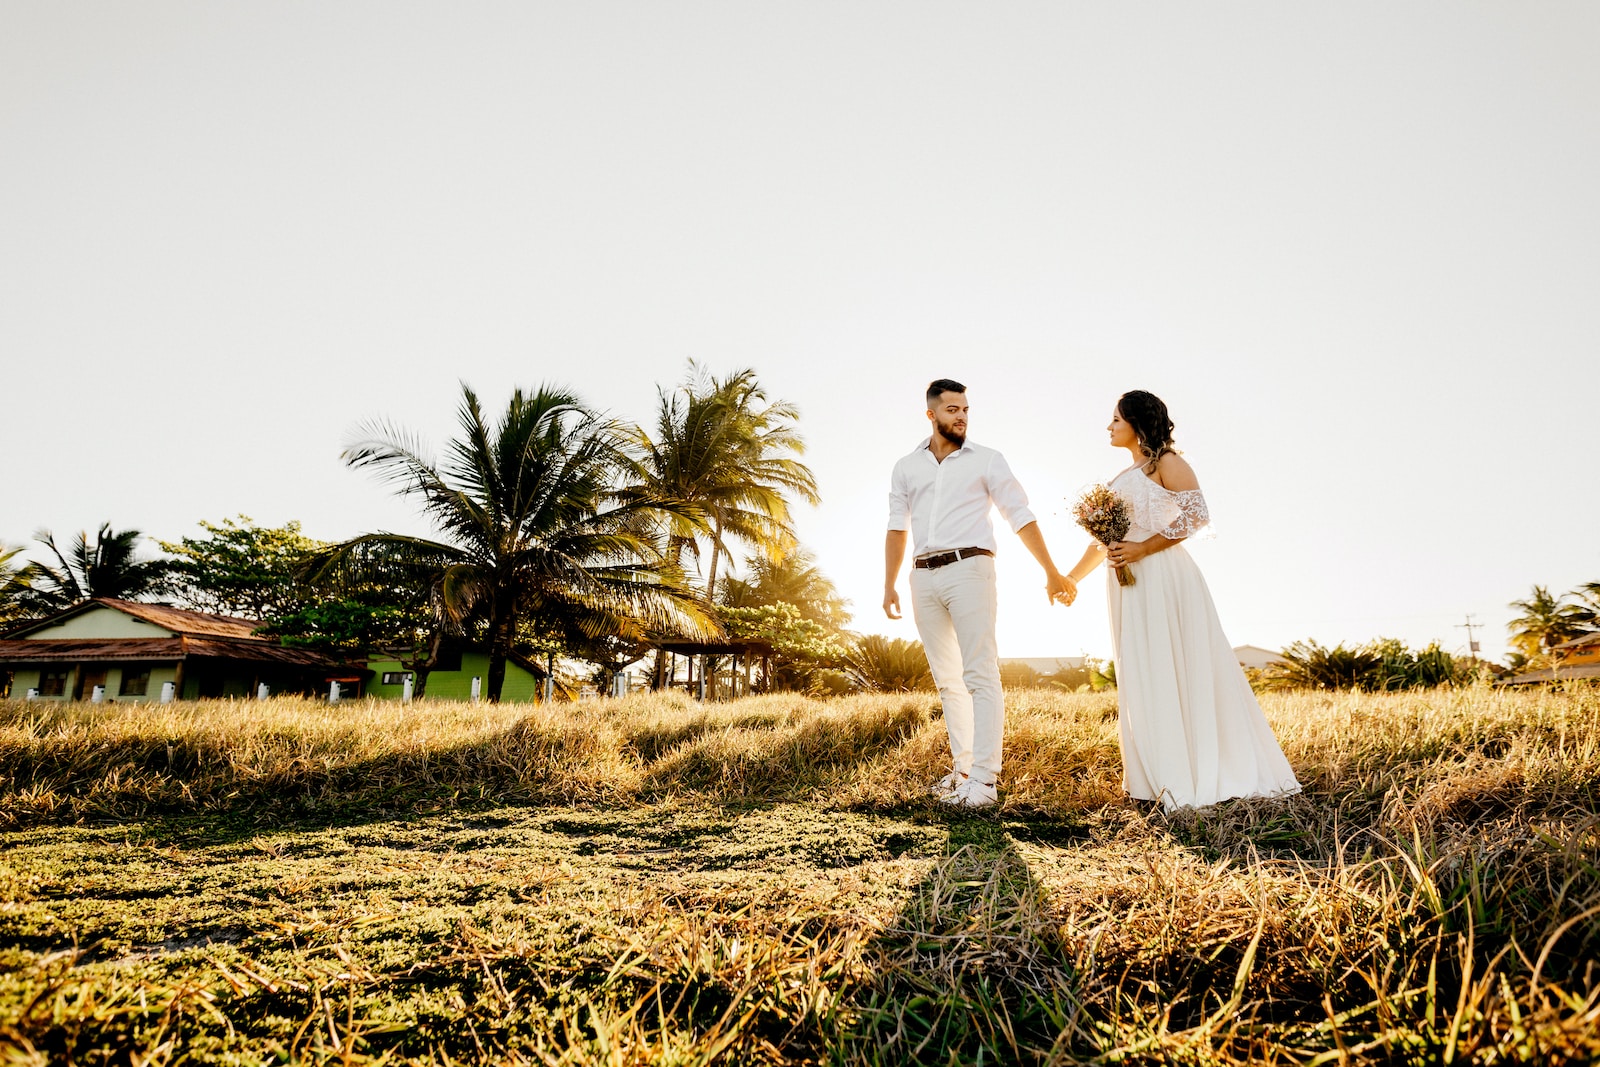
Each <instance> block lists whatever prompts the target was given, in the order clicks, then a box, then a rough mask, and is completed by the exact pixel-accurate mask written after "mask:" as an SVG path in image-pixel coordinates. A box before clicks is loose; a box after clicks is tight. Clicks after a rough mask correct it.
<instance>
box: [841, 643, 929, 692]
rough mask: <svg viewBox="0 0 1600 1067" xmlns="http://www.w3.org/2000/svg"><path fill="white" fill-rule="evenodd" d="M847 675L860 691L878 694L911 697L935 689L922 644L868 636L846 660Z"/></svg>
mask: <svg viewBox="0 0 1600 1067" xmlns="http://www.w3.org/2000/svg"><path fill="white" fill-rule="evenodd" d="M845 672H846V673H847V674H849V675H850V679H851V681H853V682H855V684H856V685H857V686H858V687H859V688H861V689H867V690H871V691H873V692H878V693H912V692H916V691H917V690H923V689H932V688H933V687H934V685H933V674H932V672H930V671H929V670H928V657H927V655H926V654H924V653H923V651H922V642H921V641H907V640H906V639H905V638H903V637H894V638H890V637H884V636H883V635H882V634H867V635H866V636H864V637H862V638H860V639H859V640H857V641H856V645H855V647H854V648H852V649H851V650H850V653H849V654H848V655H847V656H846V657H845Z"/></svg>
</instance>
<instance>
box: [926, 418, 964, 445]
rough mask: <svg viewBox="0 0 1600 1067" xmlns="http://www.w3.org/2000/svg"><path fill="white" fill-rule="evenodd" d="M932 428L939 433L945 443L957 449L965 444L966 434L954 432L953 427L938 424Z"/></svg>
mask: <svg viewBox="0 0 1600 1067" xmlns="http://www.w3.org/2000/svg"><path fill="white" fill-rule="evenodd" d="M934 428H935V429H936V430H938V431H939V436H940V437H942V438H944V439H945V440H946V441H949V442H950V443H951V444H953V445H955V446H956V447H957V448H960V447H961V446H963V445H965V444H966V443H967V435H966V433H965V432H963V431H958V430H956V428H955V427H953V426H944V425H941V424H939V423H934Z"/></svg>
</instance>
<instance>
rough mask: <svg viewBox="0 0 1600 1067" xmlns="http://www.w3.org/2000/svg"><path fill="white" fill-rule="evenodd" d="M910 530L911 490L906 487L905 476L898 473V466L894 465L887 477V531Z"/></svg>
mask: <svg viewBox="0 0 1600 1067" xmlns="http://www.w3.org/2000/svg"><path fill="white" fill-rule="evenodd" d="M910 528H911V490H910V487H909V486H907V485H906V480H905V476H904V475H903V474H902V473H901V471H900V464H898V463H896V464H895V465H894V471H893V472H891V473H890V475H889V529H891V530H909V529H910Z"/></svg>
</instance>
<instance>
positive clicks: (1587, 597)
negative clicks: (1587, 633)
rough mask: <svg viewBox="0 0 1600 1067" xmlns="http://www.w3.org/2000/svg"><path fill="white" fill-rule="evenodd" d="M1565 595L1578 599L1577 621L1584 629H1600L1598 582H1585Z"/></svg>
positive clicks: (1599, 590) (1599, 583)
mask: <svg viewBox="0 0 1600 1067" xmlns="http://www.w3.org/2000/svg"><path fill="white" fill-rule="evenodd" d="M1567 595H1568V596H1570V597H1572V598H1573V599H1574V600H1576V601H1578V610H1579V612H1580V613H1581V615H1580V616H1579V619H1578V621H1579V622H1580V623H1581V624H1582V625H1583V626H1584V627H1585V628H1586V629H1590V630H1594V629H1600V582H1585V583H1584V584H1582V585H1580V586H1578V588H1576V589H1574V590H1573V591H1572V592H1570V593H1568V594H1567Z"/></svg>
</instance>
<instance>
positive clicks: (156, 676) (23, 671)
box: [11, 663, 177, 704]
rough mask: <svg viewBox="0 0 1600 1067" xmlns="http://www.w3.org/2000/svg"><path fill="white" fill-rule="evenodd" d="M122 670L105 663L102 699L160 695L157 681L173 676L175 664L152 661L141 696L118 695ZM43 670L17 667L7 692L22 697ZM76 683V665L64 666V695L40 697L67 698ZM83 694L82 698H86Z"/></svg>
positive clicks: (130, 700) (131, 700)
mask: <svg viewBox="0 0 1600 1067" xmlns="http://www.w3.org/2000/svg"><path fill="white" fill-rule="evenodd" d="M122 670H123V668H122V667H121V666H113V667H109V668H107V670H106V700H108V701H119V702H124V703H135V704H138V703H144V702H146V701H151V700H160V699H161V683H162V682H171V681H175V680H176V679H177V668H176V666H174V665H173V664H170V663H168V664H155V665H152V666H151V668H150V684H149V685H148V686H147V687H146V689H145V694H144V696H122V695H121V692H122ZM42 673H43V671H42V670H41V669H40V668H38V667H18V668H17V669H16V671H15V672H14V673H13V675H12V682H11V696H12V699H14V700H22V699H23V698H24V697H26V696H27V695H28V690H30V689H37V688H38V687H39V675H40V674H42ZM77 687H78V673H77V668H76V666H72V667H69V668H68V669H67V691H66V694H65V695H64V696H58V697H40V698H39V699H40V700H71V699H72V692H73V690H74V689H76V688H77ZM88 699H89V696H88V694H87V693H86V694H84V700H88Z"/></svg>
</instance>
